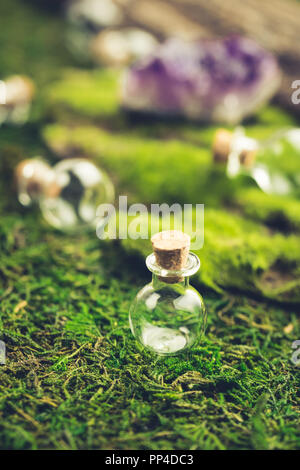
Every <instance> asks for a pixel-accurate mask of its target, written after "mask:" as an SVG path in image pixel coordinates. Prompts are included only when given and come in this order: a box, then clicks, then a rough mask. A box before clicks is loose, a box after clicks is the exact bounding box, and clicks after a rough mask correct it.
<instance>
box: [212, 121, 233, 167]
mask: <svg viewBox="0 0 300 470" xmlns="http://www.w3.org/2000/svg"><path fill="white" fill-rule="evenodd" d="M232 138H233V135H232V132H230V131H227V130H226V129H218V130H217V131H216V133H215V136H214V140H213V145H212V151H213V156H214V161H215V162H216V163H227V160H228V157H229V154H230V152H231V144H232Z"/></svg>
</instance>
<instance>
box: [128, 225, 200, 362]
mask: <svg viewBox="0 0 300 470" xmlns="http://www.w3.org/2000/svg"><path fill="white" fill-rule="evenodd" d="M151 241H152V245H153V249H154V253H152V254H151V255H149V256H148V257H147V259H146V265H147V267H148V269H149V270H150V271H151V272H152V273H153V274H152V282H151V283H149V284H147V285H146V286H145V287H143V288H142V289H141V290H140V291H139V292H138V294H137V296H136V298H135V300H134V301H133V303H132V305H131V308H130V312H129V323H130V328H131V331H132V333H133V335H134V337H135V338H136V339H137V340H138V341H139V343H141V344H142V346H144V347H145V348H146V349H148V350H149V351H151V352H154V353H156V354H158V355H175V354H179V353H181V352H182V351H185V350H186V349H189V348H191V347H192V346H193V345H194V344H195V343H196V341H197V340H198V339H199V338H200V337H201V334H202V333H203V332H204V328H205V323H206V311H205V306H204V302H203V299H202V297H201V295H200V294H199V293H198V292H197V291H196V289H194V288H193V287H191V286H190V285H189V276H191V275H192V274H195V273H196V272H197V271H198V269H199V267H200V261H199V258H198V257H197V256H196V255H195V254H194V253H189V243H190V237H189V236H188V235H186V234H184V233H182V232H179V231H177V230H168V231H164V232H160V233H157V234H156V235H154V236H153V237H152V239H151Z"/></svg>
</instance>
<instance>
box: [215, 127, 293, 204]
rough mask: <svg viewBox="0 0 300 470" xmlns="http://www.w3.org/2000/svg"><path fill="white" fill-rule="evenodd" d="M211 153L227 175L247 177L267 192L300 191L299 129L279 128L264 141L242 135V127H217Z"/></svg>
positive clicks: (286, 192)
mask: <svg viewBox="0 0 300 470" xmlns="http://www.w3.org/2000/svg"><path fill="white" fill-rule="evenodd" d="M213 153H214V160H215V162H217V163H225V164H226V173H227V176H228V177H229V178H236V177H238V176H246V177H249V178H251V179H252V180H253V181H255V183H256V184H257V185H258V187H259V188H260V189H261V190H262V191H264V192H265V193H267V194H278V195H291V194H293V195H300V129H297V128H291V129H282V130H281V131H278V132H276V133H275V134H273V135H272V136H271V138H269V139H267V140H265V141H258V140H256V139H253V138H250V137H248V136H246V134H245V130H244V129H243V128H242V127H238V128H236V129H235V130H234V131H233V132H230V131H228V130H226V129H219V130H218V131H217V132H216V135H215V138H214V143H213Z"/></svg>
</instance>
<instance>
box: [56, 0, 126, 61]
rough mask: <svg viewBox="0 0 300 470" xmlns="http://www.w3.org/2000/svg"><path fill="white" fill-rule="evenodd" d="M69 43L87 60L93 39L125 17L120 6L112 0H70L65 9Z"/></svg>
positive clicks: (73, 50) (80, 56)
mask: <svg viewBox="0 0 300 470" xmlns="http://www.w3.org/2000/svg"><path fill="white" fill-rule="evenodd" d="M65 15H66V19H67V21H68V27H67V44H68V46H69V48H70V50H71V51H72V52H73V53H74V54H75V55H76V56H77V57H78V58H81V59H83V60H85V61H86V59H87V57H89V44H90V42H91V40H92V39H93V38H94V37H95V36H96V34H98V33H99V32H100V31H102V30H103V29H105V28H111V27H114V26H118V25H119V24H120V23H121V22H122V19H123V13H122V10H121V9H120V7H118V5H117V4H116V3H114V2H113V1H112V0H101V1H99V0H70V1H69V2H68V3H67V5H66V10H65Z"/></svg>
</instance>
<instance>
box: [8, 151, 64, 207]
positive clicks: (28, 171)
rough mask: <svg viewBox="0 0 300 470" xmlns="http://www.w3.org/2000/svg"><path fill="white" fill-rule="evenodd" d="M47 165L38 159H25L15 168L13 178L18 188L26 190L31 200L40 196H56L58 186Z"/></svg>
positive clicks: (58, 190)
mask: <svg viewBox="0 0 300 470" xmlns="http://www.w3.org/2000/svg"><path fill="white" fill-rule="evenodd" d="M52 176H53V175H52V172H51V168H50V167H49V165H48V164H47V163H46V162H44V161H42V160H38V159H27V160H23V161H22V162H20V163H19V164H18V165H17V166H16V168H15V180H16V184H17V186H18V188H22V190H23V191H26V192H27V194H28V196H29V197H30V199H31V200H35V199H37V198H38V197H40V196H42V195H43V196H47V197H57V196H58V195H59V193H60V187H59V186H58V184H57V183H56V182H55V180H54V179H53V177H52Z"/></svg>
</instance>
